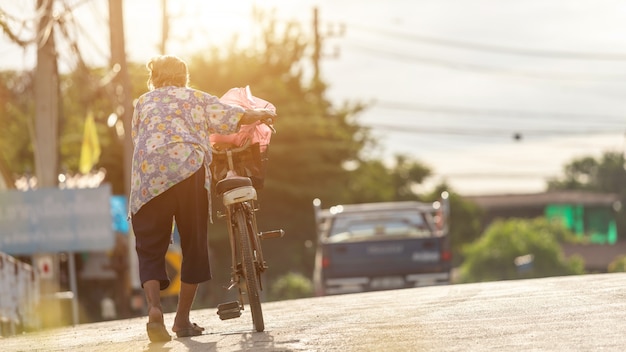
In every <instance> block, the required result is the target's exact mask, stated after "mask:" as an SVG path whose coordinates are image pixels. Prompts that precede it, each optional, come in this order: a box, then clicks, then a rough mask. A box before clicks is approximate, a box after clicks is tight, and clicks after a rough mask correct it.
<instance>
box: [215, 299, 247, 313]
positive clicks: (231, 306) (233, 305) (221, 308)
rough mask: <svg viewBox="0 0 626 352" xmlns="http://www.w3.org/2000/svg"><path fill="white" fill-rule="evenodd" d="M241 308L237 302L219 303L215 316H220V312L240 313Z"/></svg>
mask: <svg viewBox="0 0 626 352" xmlns="http://www.w3.org/2000/svg"><path fill="white" fill-rule="evenodd" d="M240 310H241V306H240V305H239V302H238V301H232V302H226V303H220V304H218V305H217V314H221V313H222V312H231V311H240Z"/></svg>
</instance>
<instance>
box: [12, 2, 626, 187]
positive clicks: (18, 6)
mask: <svg viewBox="0 0 626 352" xmlns="http://www.w3.org/2000/svg"><path fill="white" fill-rule="evenodd" d="M34 3H35V1H34V0H30V1H19V2H16V1H13V0H0V9H2V10H4V11H5V12H6V13H7V15H8V16H9V18H15V19H16V20H15V21H14V23H13V26H17V25H18V24H19V23H22V22H23V21H22V20H24V19H33V18H36V16H35V14H34V11H33V10H32V9H33V8H34ZM55 3H56V4H57V6H58V8H59V9H62V7H61V6H60V5H61V4H63V2H62V1H60V0H55ZM65 3H67V4H68V6H70V7H72V8H73V11H72V15H73V18H72V19H73V20H75V21H76V23H77V26H76V27H75V28H76V30H75V32H74V33H72V34H70V35H72V36H74V37H76V38H77V40H78V42H79V45H80V47H81V51H82V52H83V55H84V57H85V58H86V60H87V61H88V62H90V63H92V64H99V65H105V64H106V63H107V62H108V56H109V54H108V51H109V46H108V44H109V41H108V40H109V39H108V28H107V16H108V7H107V1H106V0H91V1H89V0H66V1H65ZM253 4H256V5H257V6H262V7H265V8H267V9H273V11H274V13H275V16H277V18H278V19H280V20H282V21H288V20H289V21H294V20H295V21H299V22H300V23H301V25H302V28H303V29H304V32H303V33H304V34H305V35H309V36H310V35H311V29H312V21H313V20H312V16H313V8H314V7H316V8H317V9H318V21H319V31H320V34H321V35H322V36H323V37H324V47H323V54H324V55H323V60H322V64H321V75H322V78H323V79H324V80H325V81H326V82H327V83H328V84H329V91H328V93H329V97H330V98H331V99H332V100H333V101H334V102H336V104H337V105H341V104H343V103H345V102H363V103H366V104H368V106H369V108H368V109H367V110H366V111H365V112H364V113H362V114H360V115H359V116H357V117H356V118H357V119H358V121H359V122H361V123H363V124H364V125H367V126H370V127H372V129H373V132H374V133H375V135H376V136H378V137H379V138H380V141H381V149H380V150H378V151H375V152H371V154H370V155H369V156H370V157H380V158H384V159H385V160H391V159H392V158H393V156H394V155H396V154H398V153H401V154H405V155H408V156H410V157H412V158H414V159H415V160H417V161H419V162H421V163H423V164H425V165H427V166H428V167H429V168H431V170H432V171H433V176H432V177H430V178H429V179H428V180H427V182H426V183H425V184H424V185H422V187H421V190H423V191H427V190H428V189H430V188H431V187H432V186H433V185H435V184H437V183H439V182H442V181H445V182H447V183H448V184H449V185H450V186H451V187H452V189H453V190H454V191H456V192H458V193H460V194H463V195H480V194H502V193H535V192H541V191H543V190H544V189H545V186H546V181H547V179H550V178H554V177H559V176H562V175H563V167H564V166H565V165H566V164H567V163H569V162H571V161H572V160H573V159H574V158H580V157H585V156H592V157H600V156H601V155H602V154H603V153H605V152H607V151H613V152H623V150H624V147H625V136H626V135H625V132H626V129H625V127H626V126H625V119H624V113H625V112H626V100H624V99H623V97H624V96H625V95H626V35H624V34H625V33H626V21H624V18H625V17H626V0H601V1H590V0H525V1H518V0H463V1H460V0H436V1H435V0H428V1H426V0H412V1H411V0H406V1H402V0H387V1H363V0H361V1H355V0H334V1H326V0H300V1H289V0H263V1H261V0H257V1H255V0H239V1H231V2H227V1H222V2H217V1H205V0H203V1H201V0H196V1H184V2H180V1H171V0H170V1H169V4H168V11H169V12H170V14H171V16H172V18H173V20H172V23H171V30H172V32H171V38H172V40H171V42H169V43H168V51H169V52H171V53H174V54H176V55H179V56H181V57H183V58H185V57H186V56H188V55H190V54H192V53H195V52H197V51H198V50H202V49H206V48H207V47H209V46H214V45H225V44H226V43H227V41H228V40H230V39H232V35H233V34H234V33H237V35H238V36H239V40H240V42H241V43H242V45H245V43H246V41H250V40H251V39H250V38H251V34H252V33H254V30H255V28H254V26H253V25H252V21H251V18H252V15H251V10H250V8H251V5H253ZM124 11H125V14H124V16H125V30H126V47H127V52H128V57H129V59H130V60H133V61H139V62H145V61H147V59H149V58H150V57H151V56H153V55H155V54H157V53H158V43H159V40H160V33H161V20H160V19H161V1H160V0H126V1H125V3H124ZM18 20H19V21H18ZM28 23H29V22H27V25H26V26H25V27H23V30H22V31H21V33H23V36H24V37H28V36H29V31H28V29H29V28H28ZM30 23H31V24H30V26H31V30H32V23H33V21H31V22H30ZM12 28H17V27H12ZM20 28H22V27H20ZM61 46H62V45H61ZM34 50H35V49H34V48H33V47H30V48H28V49H27V50H25V51H24V50H22V49H21V48H20V47H17V46H16V45H14V44H12V43H11V42H10V41H8V39H7V38H6V36H4V35H0V69H9V68H10V69H31V68H32V67H33V66H34ZM59 51H60V53H61V62H62V63H61V67H63V65H66V67H72V65H73V64H74V63H73V59H72V56H71V55H70V54H69V50H67V48H65V49H64V48H62V47H60V49H59ZM252 88H253V87H252ZM253 90H254V88H253ZM215 94H218V92H215ZM278 110H279V113H280V107H278ZM277 127H280V126H277ZM515 135H519V136H521V138H519V139H515V138H513V137H514V136H515Z"/></svg>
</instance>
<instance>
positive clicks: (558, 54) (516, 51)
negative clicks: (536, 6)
mask: <svg viewBox="0 0 626 352" xmlns="http://www.w3.org/2000/svg"><path fill="white" fill-rule="evenodd" d="M348 26H349V27H350V28H354V29H356V30H360V31H363V32H367V33H373V34H378V35H383V36H385V37H388V38H393V39H402V40H407V41H411V42H419V43H427V44H432V45H438V46H444V47H449V48H455V49H465V50H474V51H481V52H489V53H497V54H509V55H516V56H532V57H541V58H549V59H570V60H599V61H626V53H617V52H615V53H607V52H605V53H600V52H598V53H593V52H581V51H558V50H539V49H534V48H522V47H509V46H502V45H492V44H484V43H476V42H468V41H461V40H455V39H448V38H440V37H432V36H426V35H421V34H415V33H404V32H393V31H389V30H385V29H382V28H373V27H371V26H364V25H360V24H355V23H351V24H349V25H348Z"/></svg>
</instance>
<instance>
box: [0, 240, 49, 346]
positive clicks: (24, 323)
mask: <svg viewBox="0 0 626 352" xmlns="http://www.w3.org/2000/svg"><path fill="white" fill-rule="evenodd" d="M39 299H40V295H39V275H38V273H37V271H36V270H35V269H34V268H33V267H32V266H31V265H29V264H26V263H24V262H21V261H19V260H17V259H15V258H14V257H12V256H10V255H8V254H5V253H2V252H0V336H11V335H15V334H17V333H21V332H23V331H34V330H38V329H39V328H40V320H39V317H38V316H37V306H38V305H39Z"/></svg>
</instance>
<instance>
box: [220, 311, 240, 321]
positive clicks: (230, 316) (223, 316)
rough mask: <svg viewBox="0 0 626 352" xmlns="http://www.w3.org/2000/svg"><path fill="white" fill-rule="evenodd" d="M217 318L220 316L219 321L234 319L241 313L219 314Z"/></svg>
mask: <svg viewBox="0 0 626 352" xmlns="http://www.w3.org/2000/svg"><path fill="white" fill-rule="evenodd" d="M219 316H220V320H228V319H235V318H239V317H240V316H241V312H240V311H237V312H236V313H223V314H219Z"/></svg>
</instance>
